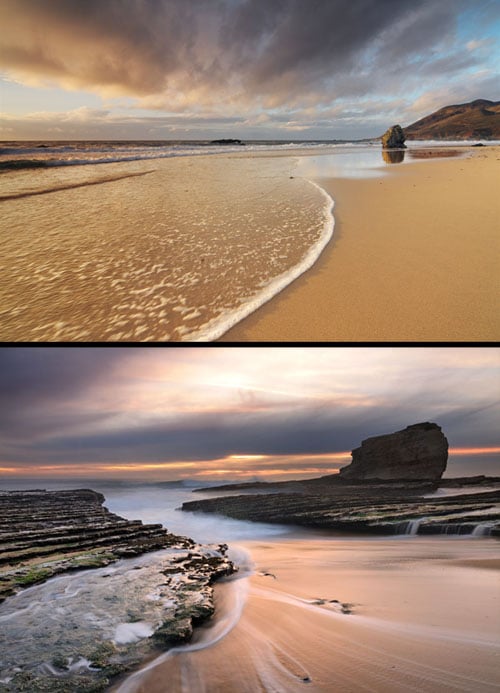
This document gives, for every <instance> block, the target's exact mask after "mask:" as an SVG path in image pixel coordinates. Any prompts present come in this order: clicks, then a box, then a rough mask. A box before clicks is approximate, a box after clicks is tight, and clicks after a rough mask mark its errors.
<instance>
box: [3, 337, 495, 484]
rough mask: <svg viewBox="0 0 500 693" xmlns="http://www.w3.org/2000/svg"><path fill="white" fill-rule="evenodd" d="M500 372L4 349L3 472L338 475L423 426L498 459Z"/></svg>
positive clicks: (412, 353)
mask: <svg viewBox="0 0 500 693" xmlns="http://www.w3.org/2000/svg"><path fill="white" fill-rule="evenodd" d="M499 361H500V353H499V350H497V349H493V348H484V349H460V348H456V349H452V348H442V349H441V348H432V349H425V348H422V349H420V348H419V349H404V348H401V349H384V348H380V349H376V348H373V349H363V348H352V349H332V348H326V347H325V348H318V349H313V348H303V349H301V348H292V349H289V348H269V349H260V348H255V347H245V348H217V349H214V348H208V347H207V348H197V349H194V348H193V349H190V348H164V349H147V348H133V349H129V348H106V349H100V348H83V347H82V348H75V349H67V348H64V347H63V348H61V347H51V348H49V347H47V348H36V349H26V348H16V347H13V348H4V349H2V350H1V351H0V378H1V387H0V393H1V394H0V406H1V408H2V411H3V416H2V425H1V427H0V445H1V453H0V466H2V467H5V468H15V469H26V470H32V468H33V465H36V466H40V468H42V467H43V468H44V469H46V470H47V471H46V473H53V472H54V470H55V469H57V468H59V471H60V472H61V473H63V472H64V473H69V471H70V470H71V469H73V467H74V469H75V471H76V470H77V469H82V468H83V467H85V468H86V469H87V471H88V473H90V472H91V471H92V470H94V471H95V473H97V472H103V470H104V471H106V470H107V471H108V472H111V473H120V470H121V471H122V472H124V473H125V472H126V470H128V471H129V472H130V473H133V472H134V469H135V470H138V469H142V470H143V471H144V473H148V469H149V470H151V471H153V470H154V471H155V473H157V474H159V473H160V472H161V473H162V474H163V475H164V476H167V477H168V475H169V473H170V475H174V476H179V475H182V474H183V473H184V474H185V473H186V472H187V471H189V470H191V473H195V471H196V474H204V473H205V472H207V473H208V471H212V472H213V473H215V472H216V471H217V469H218V470H219V472H220V471H221V470H224V469H226V470H227V469H230V470H232V474H233V475H234V474H238V475H243V474H245V473H246V472H248V473H250V472H251V471H252V470H253V472H254V473H263V474H265V473H268V474H270V475H273V474H278V473H282V475H283V476H286V474H287V471H286V470H287V469H289V470H292V469H296V470H300V473H304V470H307V469H319V468H321V469H323V470H326V471H324V473H328V470H330V471H332V470H335V469H337V468H338V466H339V465H340V462H339V459H338V458H336V457H335V455H338V454H344V453H345V452H346V451H349V450H351V449H353V448H354V447H356V446H357V445H358V444H359V443H360V441H361V440H362V439H364V438H366V437H369V436H371V435H377V434H382V433H386V432H390V431H393V430H398V429H400V428H403V427H405V426H406V425H408V424H410V423H415V422H418V421H425V420H433V421H437V422H438V423H439V424H441V425H442V426H443V429H444V431H445V433H446V435H447V436H448V439H449V441H450V445H451V446H452V447H457V448H481V449H483V448H486V447H494V446H498V443H499V441H498V435H497V427H496V422H497V420H498V410H499V404H498V380H499V376H498V373H499V370H498V366H499ZM471 454H472V453H471ZM332 456H333V457H332ZM143 465H146V466H143ZM148 465H149V466H148ZM151 465H153V467H151ZM154 465H156V466H154ZM183 465H184V466H183ZM186 465H187V466H186ZM228 465H229V467H228ZM287 465H288V466H287ZM52 467H53V468H52ZM273 470H274V471H273ZM54 473H55V472H54ZM306 473H307V472H306ZM228 475H229V476H230V474H229V472H228Z"/></svg>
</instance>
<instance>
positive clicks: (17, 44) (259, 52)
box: [0, 0, 463, 103]
mask: <svg viewBox="0 0 500 693" xmlns="http://www.w3.org/2000/svg"><path fill="white" fill-rule="evenodd" d="M462 6H463V2H462V0H441V1H440V2H436V1H435V0H383V2H382V1H381V0H308V1H307V2H306V1H305V0H208V1H207V0H106V1H105V2H103V1H102V0H86V1H85V2H82V1H81V0H49V1H47V0H2V3H1V5H0V21H1V22H2V24H3V27H4V31H3V38H2V45H1V47H0V61H1V64H3V65H4V66H5V68H7V69H10V70H13V71H14V72H16V71H19V72H20V73H23V74H28V75H29V74H31V75H34V76H36V75H38V76H41V77H43V76H46V77H50V78H54V79H58V80H60V81H62V83H64V84H66V83H67V84H69V85H73V86H79V87H82V86H83V87H89V88H96V89H101V88H103V89H105V88H106V87H113V88H116V89H119V90H122V91H124V92H127V93H129V94H133V95H135V96H141V95H153V94H159V93H162V92H163V91H164V90H166V93H167V94H168V93H169V91H168V90H169V89H172V90H173V92H175V91H176V90H180V91H182V92H183V94H184V96H185V98H186V99H187V100H188V101H189V99H190V94H191V95H192V102H193V103H194V102H197V103H199V102H200V101H203V98H207V99H208V98H210V95H211V98H212V99H213V98H217V96H216V95H215V96H214V94H213V90H216V91H221V92H224V91H225V90H226V91H227V90H229V92H231V93H232V94H233V95H238V98H240V99H243V100H244V99H245V98H247V99H250V98H252V97H266V96H267V97H272V98H275V99H277V100H278V101H279V99H280V98H281V99H283V98H286V97H291V95H292V94H293V93H294V91H295V90H297V89H299V88H300V89H301V90H302V91H304V90H305V91H306V92H311V93H314V92H315V91H316V90H318V89H319V90H321V89H322V88H324V87H325V85H328V86H329V89H331V90H333V91H332V92H331V93H329V95H328V97H329V99H331V98H332V96H335V90H336V79H337V77H341V78H342V79H343V80H344V86H343V90H344V93H347V92H348V91H349V86H350V88H351V89H352V93H359V88H358V86H357V83H358V79H362V78H363V74H362V73H363V70H365V71H366V70H368V71H369V72H373V73H374V74H375V73H377V75H378V77H383V71H384V70H389V69H390V70H392V71H394V70H395V69H396V68H397V69H398V70H402V69H405V68H407V67H408V66H409V65H411V64H412V61H414V58H415V55H416V54H417V53H420V54H424V53H426V52H427V53H429V51H430V50H431V48H432V46H433V45H434V44H436V43H439V42H440V41H441V40H442V38H443V36H444V35H446V34H447V32H449V31H450V30H451V29H452V28H453V23H454V20H455V17H456V14H457V11H458V10H459V9H460V7H462ZM429 55H430V57H431V58H432V57H433V56H432V54H431V53H429ZM450 67H451V68H452V69H453V66H450ZM443 69H446V66H445V65H443ZM346 80H347V81H346ZM200 90H201V91H200ZM327 100H328V99H327Z"/></svg>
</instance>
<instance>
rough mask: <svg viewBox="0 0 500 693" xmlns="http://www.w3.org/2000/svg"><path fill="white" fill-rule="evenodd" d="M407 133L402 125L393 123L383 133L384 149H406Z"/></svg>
mask: <svg viewBox="0 0 500 693" xmlns="http://www.w3.org/2000/svg"><path fill="white" fill-rule="evenodd" d="M405 139H406V138H405V135H404V132H403V129H402V127H401V125H393V126H392V127H390V128H389V129H388V130H387V132H385V133H384V134H383V135H382V147H383V148H384V149H406V145H405Z"/></svg>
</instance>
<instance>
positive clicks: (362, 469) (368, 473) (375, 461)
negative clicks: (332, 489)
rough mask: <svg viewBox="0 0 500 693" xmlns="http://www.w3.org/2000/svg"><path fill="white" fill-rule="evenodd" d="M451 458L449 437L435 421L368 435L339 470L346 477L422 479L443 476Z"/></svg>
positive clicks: (357, 478) (428, 479)
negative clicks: (347, 462)
mask: <svg viewBox="0 0 500 693" xmlns="http://www.w3.org/2000/svg"><path fill="white" fill-rule="evenodd" d="M447 460H448V441H447V440H446V437H445V436H444V435H443V433H442V431H441V428H440V427H439V426H438V425H437V424H435V423H428V422H426V423H419V424H414V425H412V426H407V427H406V428H405V429H404V430H402V431H397V432H396V433H389V434H387V435H382V436H376V437H374V438H367V439H366V440H364V441H363V442H362V443H361V447H359V448H356V449H355V450H353V451H352V463H351V464H350V465H348V466H347V467H343V468H342V469H341V470H340V472H339V474H340V477H341V478H342V479H344V480H355V481H366V480H375V479H380V480H384V481H388V480H401V479H411V480H421V481H435V480H438V479H440V478H441V476H442V475H443V472H444V470H445V469H446V462H447Z"/></svg>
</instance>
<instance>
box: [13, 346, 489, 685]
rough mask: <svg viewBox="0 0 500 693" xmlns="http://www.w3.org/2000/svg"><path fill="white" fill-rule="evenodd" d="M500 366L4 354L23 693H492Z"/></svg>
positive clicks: (478, 361) (300, 357) (459, 354)
mask: <svg viewBox="0 0 500 693" xmlns="http://www.w3.org/2000/svg"><path fill="white" fill-rule="evenodd" d="M499 385H500V348H498V347H494V346H482V347H471V346H456V347H448V346H434V347H414V346H406V347H405V346H401V347H384V346H380V347H348V346H335V347H332V346H308V347H300V346H294V347H280V346H268V347H256V346H243V347H242V346H222V345H219V346H215V345H212V346H210V345H204V346H196V347H187V346H163V347H145V346H144V347H125V346H113V347H97V346H87V347H85V346H82V347H70V346H38V347H34V346H33V347H27V346H16V347H8V346H4V347H1V348H0V400H1V410H2V416H1V422H2V423H1V432H0V691H1V692H2V693H18V692H20V691H25V692H29V693H39V692H40V693H41V692H49V693H50V692H52V691H53V692H55V693H94V692H97V691H110V692H115V693H256V692H259V691H261V692H263V693H265V692H268V693H271V692H272V693H301V692H302V691H304V692H311V693H319V692H322V693H357V692H358V691H370V692H375V693H379V692H380V693H399V692H406V691H408V692H410V691H415V692H417V691H418V692H419V693H421V692H424V693H434V692H435V691H439V693H445V692H449V693H456V692H459V691H462V692H468V693H489V692H491V693H493V692H494V691H498V686H499V685H500V661H499V648H498V633H499V629H500V609H499V600H500V591H499V575H500V558H499V556H500V553H499V546H500V544H499V541H500V438H499V435H498V420H499V411H498V410H499V398H498V393H499V391H500V389H499Z"/></svg>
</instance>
